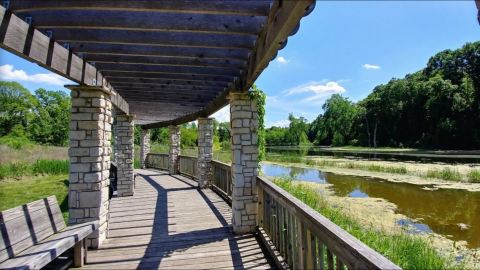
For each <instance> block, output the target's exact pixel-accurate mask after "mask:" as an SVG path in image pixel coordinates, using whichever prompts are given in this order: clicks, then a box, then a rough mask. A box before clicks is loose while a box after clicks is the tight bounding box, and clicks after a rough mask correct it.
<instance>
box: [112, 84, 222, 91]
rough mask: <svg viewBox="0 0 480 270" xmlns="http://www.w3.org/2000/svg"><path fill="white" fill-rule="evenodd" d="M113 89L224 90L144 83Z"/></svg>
mask: <svg viewBox="0 0 480 270" xmlns="http://www.w3.org/2000/svg"><path fill="white" fill-rule="evenodd" d="M112 85H113V86H115V89H117V90H118V89H135V88H141V89H157V90H160V91H161V90H162V89H170V90H178V91H182V90H183V91H195V90H205V91H210V92H219V91H223V90H225V87H218V86H200V85H176V84H155V83H154V84H145V83H114V84H112Z"/></svg>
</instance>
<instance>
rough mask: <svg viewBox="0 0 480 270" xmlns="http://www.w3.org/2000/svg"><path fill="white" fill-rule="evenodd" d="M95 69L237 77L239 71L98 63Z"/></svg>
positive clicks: (232, 69) (231, 69) (234, 69)
mask: <svg viewBox="0 0 480 270" xmlns="http://www.w3.org/2000/svg"><path fill="white" fill-rule="evenodd" d="M96 67H97V68H98V69H99V70H100V71H102V72H105V71H123V72H131V73H136V72H138V71H139V70H141V71H142V73H178V74H197V75H202V74H203V75H207V76H209V75H225V76H238V75H239V74H240V69H236V68H227V67H225V68H223V69H219V68H214V67H188V66H152V65H139V64H109V63H98V64H97V65H96Z"/></svg>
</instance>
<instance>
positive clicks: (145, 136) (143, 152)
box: [140, 129, 150, 169]
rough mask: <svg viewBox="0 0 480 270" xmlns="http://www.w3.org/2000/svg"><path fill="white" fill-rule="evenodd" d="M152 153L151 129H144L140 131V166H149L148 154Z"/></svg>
mask: <svg viewBox="0 0 480 270" xmlns="http://www.w3.org/2000/svg"><path fill="white" fill-rule="evenodd" d="M148 153H150V129H142V130H141V132H140V166H141V168H142V169H145V168H146V167H147V154H148Z"/></svg>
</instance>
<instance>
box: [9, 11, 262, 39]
mask: <svg viewBox="0 0 480 270" xmlns="http://www.w3.org/2000/svg"><path fill="white" fill-rule="evenodd" d="M17 14H18V13H17ZM19 15H20V16H29V17H32V21H33V23H34V24H35V26H36V27H37V28H38V29H49V30H53V31H55V30H56V29H95V30H98V29H104V30H105V29H108V30H125V31H153V32H201V33H215V34H227V35H232V34H236V35H251V36H255V35H257V34H258V33H259V32H260V30H261V27H262V24H263V23H264V21H265V17H264V16H242V15H219V14H187V13H156V12H129V11H104V10H102V11H96V10H53V11H52V10H43V11H30V12H23V13H20V14H19Z"/></svg>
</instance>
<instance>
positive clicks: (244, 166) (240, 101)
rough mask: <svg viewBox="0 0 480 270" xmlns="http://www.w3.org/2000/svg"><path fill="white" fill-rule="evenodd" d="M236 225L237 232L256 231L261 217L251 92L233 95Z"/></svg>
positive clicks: (233, 214)
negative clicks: (258, 204)
mask: <svg viewBox="0 0 480 270" xmlns="http://www.w3.org/2000/svg"><path fill="white" fill-rule="evenodd" d="M229 99H230V128H231V143H232V185H233V192H232V225H233V231H234V232H235V233H247V232H253V231H254V230H255V226H256V218H257V201H258V197H257V188H256V180H257V175H258V137H257V129H258V113H257V105H256V103H255V102H254V101H252V100H250V97H249V95H248V93H231V94H230V96H229Z"/></svg>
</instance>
